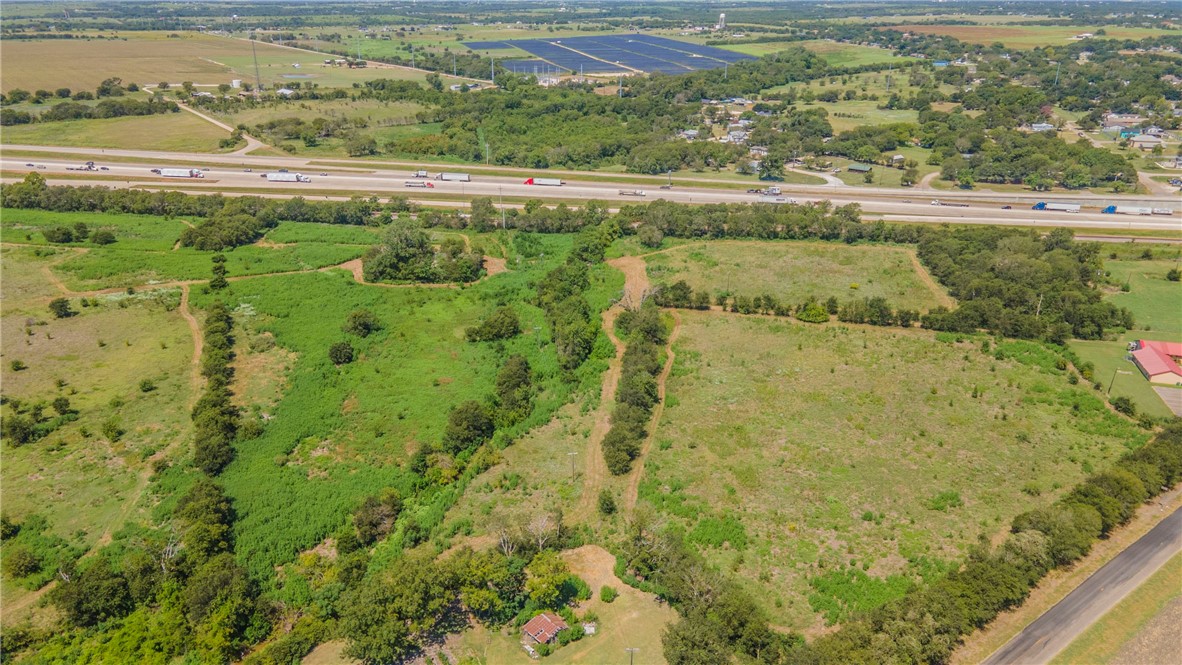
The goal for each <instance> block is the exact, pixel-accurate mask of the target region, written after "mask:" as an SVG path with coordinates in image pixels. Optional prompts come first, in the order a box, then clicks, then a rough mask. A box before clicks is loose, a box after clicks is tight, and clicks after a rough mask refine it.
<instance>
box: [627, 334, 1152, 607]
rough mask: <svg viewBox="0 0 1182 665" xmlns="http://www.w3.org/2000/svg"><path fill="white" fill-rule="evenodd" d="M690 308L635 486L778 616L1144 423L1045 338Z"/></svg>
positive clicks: (969, 525) (879, 585)
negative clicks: (1058, 360)
mask: <svg viewBox="0 0 1182 665" xmlns="http://www.w3.org/2000/svg"><path fill="white" fill-rule="evenodd" d="M681 318H682V321H683V325H682V330H681V337H680V338H679V341H678V342H677V344H676V345H675V351H676V353H677V360H676V363H675V366H674V372H673V377H672V378H671V379H670V382H669V385H668V395H669V398H668V399H669V402H668V405H667V408H666V411H665V416H664V418H663V421H662V423H661V426H660V427H659V428H658V429H657V431H656V434H655V437H656V445H655V446H654V448H653V450H652V451H651V452H650V454H649V459H648V462H647V464H646V466H645V477H644V480H643V482H642V484H641V488H640V498H641V500H642V501H649V502H651V503H653V504H654V505H655V506H657V507H658V508H659V509H660V510H661V511H662V512H663V513H664V514H665V515H666V516H667V519H669V520H670V521H672V522H674V523H678V524H682V525H684V528H685V529H686V531H687V533H688V538H689V540H690V541H691V542H697V543H699V545H700V549H701V550H702V552H703V553H704V554H705V556H706V557H707V559H708V560H709V561H710V562H712V563H713V564H715V565H717V566H719V567H722V568H726V569H729V570H731V571H732V572H733V573H734V575H735V578H736V579H739V580H741V581H742V582H741V583H742V584H744V585H745V586H747V587H748V588H749V589H750V590H751V591H752V594H753V597H755V598H757V599H761V600H762V602H763V604H764V606H765V608H766V610H767V611H768V612H769V613H770V614H771V616H772V623H773V624H777V625H784V626H788V627H792V628H796V629H807V628H810V627H816V626H818V625H819V624H820V623H821V622H822V616H823V615H824V616H827V617H828V619H829V620H830V621H833V620H840V619H841V618H842V617H843V616H845V615H846V613H847V612H848V611H850V610H851V609H852V608H855V607H869V606H873V605H875V604H877V603H881V602H883V601H885V600H886V599H888V598H891V597H894V596H897V595H899V594H900V593H901V592H902V590H903V589H905V588H906V587H907V585H908V584H909V583H910V581H911V580H913V579H916V578H917V576H922V575H930V574H935V573H938V572H939V570H941V565H942V564H941V562H943V561H950V560H956V559H958V558H960V557H961V556H963V555H964V553H965V551H966V550H967V548H969V547H970V546H972V545H973V544H975V543H976V541H977V536H978V535H981V534H984V535H986V536H993V535H994V534H996V533H998V532H1000V531H1002V530H1005V529H1006V528H1007V525H1008V524H1009V520H1010V519H1011V518H1012V517H1013V516H1014V515H1016V514H1018V513H1019V512H1022V511H1023V510H1026V509H1028V508H1030V507H1033V506H1037V505H1044V504H1046V503H1047V502H1049V501H1051V500H1052V499H1053V498H1054V497H1055V496H1056V495H1057V494H1059V492H1058V491H1057V490H1058V489H1059V488H1062V487H1070V486H1071V485H1072V484H1074V483H1075V482H1077V481H1078V480H1080V479H1081V478H1083V477H1084V476H1085V475H1086V474H1087V473H1088V472H1090V471H1091V470H1092V469H1093V468H1102V466H1103V464H1104V463H1105V462H1107V461H1108V460H1110V459H1113V458H1114V457H1116V456H1117V455H1119V454H1120V453H1122V452H1124V451H1125V450H1127V448H1128V447H1131V446H1136V445H1140V444H1142V443H1144V442H1145V441H1146V440H1147V438H1148V434H1146V433H1145V432H1143V431H1141V430H1139V429H1138V428H1137V427H1136V426H1134V425H1133V424H1131V423H1129V422H1128V421H1126V420H1124V419H1123V418H1120V417H1118V416H1116V415H1114V414H1112V413H1111V412H1109V411H1108V410H1107V409H1106V407H1105V406H1104V404H1103V402H1102V400H1101V399H1100V398H1099V397H1097V396H1096V395H1095V394H1094V393H1092V391H1091V390H1090V389H1089V388H1087V387H1086V386H1071V385H1069V384H1068V382H1067V380H1066V377H1065V375H1064V373H1063V372H1060V371H1057V370H1055V368H1054V360H1053V358H1054V356H1053V355H1052V354H1049V353H1048V352H1046V351H1045V350H1043V348H1042V347H1041V346H1039V345H1038V344H1036V343H1026V342H1009V343H1004V344H1002V346H1001V349H1002V350H1003V351H1004V353H1005V354H1007V355H1006V357H1007V358H1009V357H1010V356H1014V357H1017V358H1022V359H1023V360H1024V361H1025V362H1027V363H1030V364H1022V363H1021V362H1018V361H1017V360H1013V359H997V358H995V357H994V355H993V352H992V351H991V352H990V353H988V354H986V353H982V351H981V342H980V341H979V340H978V341H974V342H972V343H967V342H966V343H952V342H951V341H949V342H940V341H937V340H936V339H935V336H934V335H932V334H931V333H929V332H925V331H918V330H915V331H901V330H881V329H865V328H861V327H859V328H847V327H844V326H825V327H816V326H808V325H807V324H806V325H793V324H790V323H787V322H784V321H776V320H770V319H765V318H753V317H741V316H735V315H729V314H719V313H717V312H683V313H681ZM974 392H976V393H977V395H976V396H974V394H973V393H974ZM1075 406H1078V410H1077V411H1075V412H1074V413H1072V411H1071V409H1072V408H1074V407H1075ZM1035 495H1037V496H1035ZM961 504H963V505H961ZM863 574H865V576H866V577H863Z"/></svg>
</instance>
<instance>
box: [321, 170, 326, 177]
mask: <svg viewBox="0 0 1182 665" xmlns="http://www.w3.org/2000/svg"><path fill="white" fill-rule="evenodd" d="M320 175H322V176H327V175H328V173H327V172H325V171H321V172H320Z"/></svg>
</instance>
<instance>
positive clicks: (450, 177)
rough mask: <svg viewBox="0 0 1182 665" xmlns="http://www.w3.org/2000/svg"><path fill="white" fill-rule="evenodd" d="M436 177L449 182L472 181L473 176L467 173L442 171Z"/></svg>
mask: <svg viewBox="0 0 1182 665" xmlns="http://www.w3.org/2000/svg"><path fill="white" fill-rule="evenodd" d="M435 179H436V180H444V181H447V182H472V176H470V175H468V174H467V173H440V174H439V175H437V176H435Z"/></svg>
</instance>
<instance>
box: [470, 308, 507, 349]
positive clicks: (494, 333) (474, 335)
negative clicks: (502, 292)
mask: <svg viewBox="0 0 1182 665" xmlns="http://www.w3.org/2000/svg"><path fill="white" fill-rule="evenodd" d="M520 332H521V322H520V321H519V320H518V318H517V311H516V310H514V309H513V308H512V307H508V306H505V307H499V308H497V310H496V311H494V312H493V313H492V314H490V315H489V316H488V318H486V319H485V320H483V321H481V322H480V324H479V325H475V326H472V327H471V328H468V329H467V330H466V331H465V333H464V334H465V336H467V338H468V341H469V342H491V341H494V340H498V339H509V338H510V337H513V336H515V335H517V334H518V333H520Z"/></svg>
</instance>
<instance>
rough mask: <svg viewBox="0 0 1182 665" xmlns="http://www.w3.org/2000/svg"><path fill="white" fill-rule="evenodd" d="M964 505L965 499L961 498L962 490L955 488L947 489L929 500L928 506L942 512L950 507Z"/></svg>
mask: <svg viewBox="0 0 1182 665" xmlns="http://www.w3.org/2000/svg"><path fill="white" fill-rule="evenodd" d="M963 505H964V500H963V499H961V498H960V492H957V491H955V490H945V491H943V492H940V493H939V494H937V495H936V496H934V497H932V498H931V499H929V500H928V508H929V509H931V510H938V511H940V512H944V511H946V510H948V509H949V508H959V507H961V506H963Z"/></svg>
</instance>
